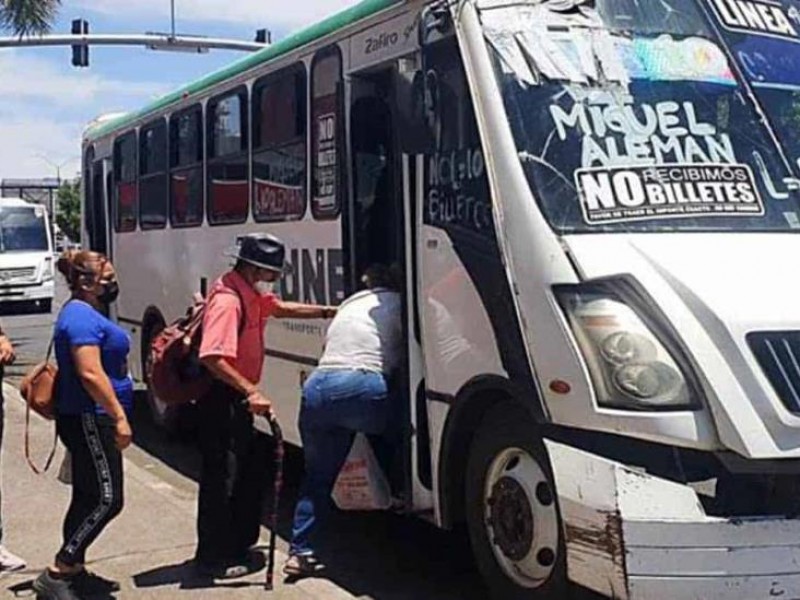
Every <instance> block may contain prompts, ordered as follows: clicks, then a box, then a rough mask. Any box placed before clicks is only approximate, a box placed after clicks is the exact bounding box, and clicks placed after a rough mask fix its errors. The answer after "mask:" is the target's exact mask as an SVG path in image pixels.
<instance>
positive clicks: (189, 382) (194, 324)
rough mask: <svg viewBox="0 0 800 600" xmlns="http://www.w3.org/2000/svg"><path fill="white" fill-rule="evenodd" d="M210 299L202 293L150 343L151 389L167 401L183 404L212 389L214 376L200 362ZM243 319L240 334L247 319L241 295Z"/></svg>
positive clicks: (149, 380)
mask: <svg viewBox="0 0 800 600" xmlns="http://www.w3.org/2000/svg"><path fill="white" fill-rule="evenodd" d="M212 295H213V292H212V294H211V295H209V296H208V298H203V297H201V296H200V295H199V294H198V295H197V296H195V302H194V304H193V305H192V306H190V307H189V308H188V309H187V310H186V314H185V315H184V316H183V317H181V318H179V319H177V320H176V321H174V322H173V323H172V324H170V325H169V326H167V327H165V328H164V329H163V330H161V332H160V333H159V334H158V335H156V337H155V338H153V341H152V342H151V343H150V360H149V361H148V373H147V376H148V379H147V380H148V382H149V385H150V388H151V390H152V392H153V393H154V394H155V395H156V397H157V398H158V399H159V400H161V401H162V402H163V403H164V404H167V405H175V404H184V403H186V402H190V401H192V400H197V399H198V398H201V397H202V396H203V395H204V394H205V393H206V392H208V390H209V389H210V388H211V382H212V381H213V378H212V376H211V374H210V373H209V372H208V371H207V370H206V368H205V367H204V366H203V363H201V362H200V357H199V352H200V343H201V342H202V339H203V317H204V316H205V314H206V310H207V309H208V302H209V300H210V299H211V297H212ZM236 295H237V296H239V302H240V303H241V306H242V318H241V323H240V324H239V335H241V334H242V331H243V330H244V325H245V323H246V322H247V320H246V318H245V314H244V301H243V299H242V297H241V295H240V294H239V292H238V291H237V292H236Z"/></svg>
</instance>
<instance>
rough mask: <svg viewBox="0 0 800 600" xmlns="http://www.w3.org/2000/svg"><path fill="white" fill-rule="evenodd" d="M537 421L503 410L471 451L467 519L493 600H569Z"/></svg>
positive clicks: (489, 419)
mask: <svg viewBox="0 0 800 600" xmlns="http://www.w3.org/2000/svg"><path fill="white" fill-rule="evenodd" d="M536 431H537V428H536V424H535V423H534V422H533V420H532V419H531V418H530V417H528V416H527V414H526V413H525V412H524V411H523V410H522V409H521V408H519V407H517V406H515V405H514V404H511V403H503V404H500V405H498V406H497V407H495V408H493V409H492V410H491V411H490V412H489V413H488V414H487V416H486V417H485V419H484V421H483V423H482V425H481V427H480V429H479V431H478V432H477V434H476V436H475V438H474V440H473V442H472V446H471V448H470V454H469V462H468V464H467V477H466V490H465V491H466V515H467V527H468V529H469V535H470V540H471V543H472V548H473V552H474V554H475V558H476V561H477V563H478V567H479V569H480V570H481V573H482V575H483V577H484V580H485V581H486V582H487V584H488V586H489V589H490V591H491V594H492V597H494V598H498V599H499V598H502V599H503V600H517V599H519V600H522V599H525V600H538V599H545V598H563V597H565V596H566V595H567V593H568V586H567V580H566V561H565V553H564V543H563V535H562V528H561V518H560V515H559V510H558V501H557V495H556V490H555V486H554V484H553V477H552V473H551V469H550V465H549V461H548V459H547V453H546V451H545V449H544V446H543V444H542V442H541V441H540V440H539V439H538V438H537V433H536Z"/></svg>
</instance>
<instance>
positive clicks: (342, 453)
mask: <svg viewBox="0 0 800 600" xmlns="http://www.w3.org/2000/svg"><path fill="white" fill-rule="evenodd" d="M388 416H389V394H388V386H387V383H386V379H385V378H384V376H383V375H381V374H380V373H373V372H369V371H358V370H317V371H315V372H314V374H313V375H312V376H311V377H310V378H309V379H308V381H306V384H305V385H304V386H303V401H302V405H301V407H300V422H299V425H300V436H301V438H302V440H303V449H304V452H305V465H306V477H305V480H304V481H303V485H302V487H301V488H300V499H299V500H298V502H297V508H295V513H294V525H293V527H292V543H291V546H290V548H289V553H290V554H301V555H308V554H313V553H314V549H313V547H312V537H313V533H314V531H315V530H316V528H317V527H318V525H319V523H320V521H324V519H325V516H326V514H327V513H328V511H329V510H330V507H331V498H330V495H331V492H332V491H333V484H334V483H335V482H336V477H337V475H338V474H339V470H340V469H341V468H342V465H343V464H344V461H345V460H346V459H347V454H348V453H349V452H350V446H351V445H352V443H353V437H354V436H355V433H356V432H359V431H360V432H363V433H366V434H368V435H380V434H382V433H383V432H384V431H385V429H386V425H387V419H388Z"/></svg>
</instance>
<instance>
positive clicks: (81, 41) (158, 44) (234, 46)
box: [0, 33, 269, 52]
mask: <svg viewBox="0 0 800 600" xmlns="http://www.w3.org/2000/svg"><path fill="white" fill-rule="evenodd" d="M20 46H146V47H148V48H153V49H157V50H170V49H174V50H178V49H185V50H191V51H196V52H201V51H204V50H208V49H209V48H219V49H222V50H245V51H251V52H252V51H255V50H263V49H264V48H266V47H267V46H269V44H259V43H257V42H243V41H241V40H230V39H224V38H204V37H198V36H176V37H175V38H170V36H169V34H167V33H162V34H158V33H151V34H139V35H128V34H93V33H92V34H88V33H87V34H86V35H43V36H33V37H23V38H20V37H18V36H3V37H0V48H8V47H20Z"/></svg>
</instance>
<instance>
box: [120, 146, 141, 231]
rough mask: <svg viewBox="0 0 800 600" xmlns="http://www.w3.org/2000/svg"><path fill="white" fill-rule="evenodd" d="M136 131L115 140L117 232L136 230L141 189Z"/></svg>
mask: <svg viewBox="0 0 800 600" xmlns="http://www.w3.org/2000/svg"><path fill="white" fill-rule="evenodd" d="M136 172H137V168H136V132H135V131H131V132H129V133H126V134H125V135H123V136H120V137H119V138H117V140H116V141H115V142H114V229H115V231H117V233H122V232H129V231H135V230H136V217H137V212H138V210H137V208H138V204H139V197H138V196H139V190H138V188H137V186H136Z"/></svg>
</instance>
